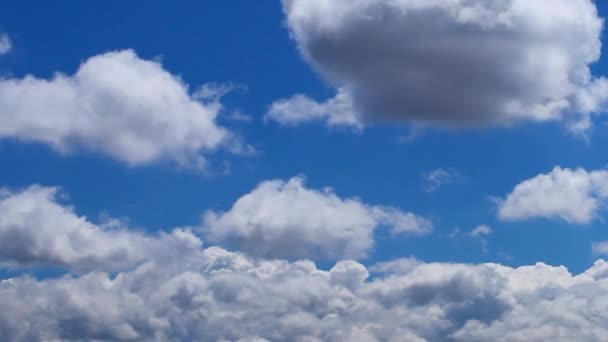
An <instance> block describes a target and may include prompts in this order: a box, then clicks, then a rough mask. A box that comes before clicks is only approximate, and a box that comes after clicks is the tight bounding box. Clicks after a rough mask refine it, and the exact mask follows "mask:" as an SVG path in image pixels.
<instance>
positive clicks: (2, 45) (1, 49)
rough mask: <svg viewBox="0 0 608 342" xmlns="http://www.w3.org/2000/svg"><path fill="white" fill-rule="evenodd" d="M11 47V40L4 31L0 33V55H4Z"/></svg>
mask: <svg viewBox="0 0 608 342" xmlns="http://www.w3.org/2000/svg"><path fill="white" fill-rule="evenodd" d="M12 49H13V42H12V41H11V38H10V37H9V36H8V34H6V33H2V34H0V55H5V54H7V53H9V52H10V51H11V50H12Z"/></svg>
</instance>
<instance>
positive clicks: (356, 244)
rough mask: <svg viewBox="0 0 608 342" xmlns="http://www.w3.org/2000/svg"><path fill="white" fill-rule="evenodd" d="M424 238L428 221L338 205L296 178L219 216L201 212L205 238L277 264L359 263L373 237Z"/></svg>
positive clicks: (264, 187)
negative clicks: (385, 232) (385, 230)
mask: <svg viewBox="0 0 608 342" xmlns="http://www.w3.org/2000/svg"><path fill="white" fill-rule="evenodd" d="M379 226H387V227H389V228H390V229H391V232H392V233H394V234H424V233H428V232H430V231H431V230H432V224H431V222H430V221H429V220H426V219H424V218H421V217H418V216H416V215H414V214H412V213H406V212H402V211H400V210H398V209H395V208H390V207H383V206H370V205H367V204H365V203H362V202H361V201H360V200H358V199H342V198H340V197H338V196H337V195H336V194H335V193H334V192H333V190H332V189H330V188H326V189H324V190H322V191H318V190H314V189H308V188H306V186H305V184H304V181H303V179H302V178H292V179H290V180H289V181H287V182H284V181H281V180H272V181H266V182H263V183H261V184H260V185H259V186H258V187H257V188H256V189H254V190H253V191H252V192H250V193H249V194H246V195H244V196H243V197H241V198H240V199H238V200H237V201H236V202H235V203H234V205H233V206H232V208H231V209H230V210H229V211H228V212H225V213H216V212H212V211H210V212H207V213H206V215H205V218H204V228H203V230H204V231H205V233H206V236H207V238H208V239H209V240H211V241H214V242H222V243H226V244H228V245H232V246H236V247H238V248H239V249H240V250H243V251H245V252H247V253H250V254H252V255H255V256H262V257H277V258H290V259H292V258H313V259H315V258H321V259H333V260H335V259H337V258H362V257H365V255H366V254H367V252H369V251H370V249H371V248H372V247H373V244H374V231H375V230H376V229H377V228H378V227H379Z"/></svg>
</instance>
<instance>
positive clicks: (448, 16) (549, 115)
mask: <svg viewBox="0 0 608 342" xmlns="http://www.w3.org/2000/svg"><path fill="white" fill-rule="evenodd" d="M283 8H284V12H285V16H286V22H287V26H288V28H289V31H290V33H291V36H292V37H293V39H294V40H295V42H296V43H297V45H298V48H299V50H300V51H301V53H302V55H303V56H304V58H305V59H306V60H307V61H308V62H309V63H310V64H311V65H312V66H313V68H314V69H315V70H316V71H318V72H319V73H320V74H321V75H322V76H323V77H324V78H326V79H327V80H328V81H329V82H331V84H333V85H334V86H335V87H336V89H337V91H338V93H339V95H338V98H337V99H345V98H346V99H351V100H352V101H354V103H352V104H350V107H352V108H353V110H354V113H353V114H352V115H354V116H355V117H356V118H357V120H358V125H360V124H361V123H365V122H376V121H406V122H412V123H421V124H430V125H439V126H445V125H451V126H454V125H456V126H461V125H467V126H470V125H473V126H477V125H481V124H498V125H508V124H511V123H514V122H517V121H524V120H525V121H547V120H559V119H567V120H569V122H570V124H571V126H570V127H571V128H573V129H575V130H577V131H581V130H585V129H586V128H588V127H589V125H590V120H589V115H590V114H591V113H594V112H599V111H602V110H603V109H604V104H605V102H606V99H607V98H608V82H607V81H606V79H604V78H598V77H594V76H592V74H591V72H590V69H589V67H590V65H591V64H592V63H594V62H596V61H597V60H598V59H599V58H600V50H601V45H602V44H601V40H600V38H601V32H602V27H603V22H602V19H601V18H600V17H599V16H598V13H597V9H596V6H595V3H594V2H593V1H591V0H559V1H545V0H496V1H486V0H472V1H465V0H454V1H417V0H354V1H352V0H336V1H325V0H283ZM345 94H346V95H345ZM337 99H334V100H329V101H328V102H326V103H324V104H317V105H315V104H314V101H313V100H310V99H305V98H303V97H302V96H296V97H294V98H292V99H287V100H281V101H279V102H277V103H275V105H273V106H272V109H271V111H270V112H269V114H268V117H270V118H274V119H276V120H277V121H279V122H281V123H291V124H293V123H297V122H298V123H301V122H305V121H310V120H318V119H324V120H327V122H328V123H329V124H330V125H335V124H338V123H344V124H347V125H352V123H353V120H352V119H349V120H346V121H345V120H342V119H341V118H344V117H346V116H347V115H345V114H344V112H343V110H342V109H343V108H348V107H349V105H346V104H342V105H341V106H340V107H339V109H340V110H336V111H335V112H334V111H332V108H334V106H332V105H331V104H332V103H334V102H340V103H342V102H343V101H339V100H337ZM302 103H306V104H307V105H306V106H303V105H302ZM289 104H291V105H289ZM309 108H317V109H318V110H312V111H311V110H309Z"/></svg>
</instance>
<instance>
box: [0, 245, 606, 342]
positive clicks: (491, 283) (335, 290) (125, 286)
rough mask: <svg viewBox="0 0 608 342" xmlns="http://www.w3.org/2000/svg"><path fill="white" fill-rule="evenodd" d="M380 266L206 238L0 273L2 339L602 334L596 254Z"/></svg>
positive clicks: (581, 337)
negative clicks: (578, 263) (36, 271)
mask: <svg viewBox="0 0 608 342" xmlns="http://www.w3.org/2000/svg"><path fill="white" fill-rule="evenodd" d="M173 251H174V252H175V250H173ZM396 264H399V265H400V267H397V265H396ZM404 265H405V267H403V266H404ZM380 268H382V270H381V272H380V273H374V272H375V271H374V269H376V268H375V267H371V268H370V269H368V268H366V267H365V266H363V265H361V264H358V263H356V262H353V261H344V262H339V263H337V264H336V266H334V267H333V268H331V269H330V270H328V271H326V270H322V269H319V268H317V266H316V265H315V264H314V263H312V262H310V261H297V262H287V261H276V260H253V259H249V258H247V257H245V256H243V255H241V254H238V253H231V252H227V251H225V250H223V249H220V248H217V247H211V248H207V249H204V250H198V251H192V253H191V254H190V255H187V256H184V257H183V258H181V259H179V260H177V259H167V260H163V259H159V260H157V261H155V262H149V263H146V264H143V265H140V266H138V267H137V268H135V269H133V270H131V271H127V272H123V273H119V274H116V275H114V276H110V275H109V274H106V273H90V274H87V275H83V276H77V277H74V276H70V277H63V278H58V279H46V280H35V279H32V278H30V277H18V278H12V279H7V280H4V281H1V282H0V330H1V331H2V332H3V337H4V338H5V339H6V340H9V341H23V340H27V341H43V340H148V341H183V340H198V341H353V340H355V341H403V340H407V341H447V340H449V341H520V340H521V341H523V340H525V341H548V340H557V341H567V340H576V341H597V340H601V339H602V338H603V336H605V333H606V328H605V327H606V323H607V322H608V314H606V310H605V306H606V305H607V303H608V283H607V280H606V278H605V275H606V274H608V273H607V272H606V269H607V267H606V263H605V262H603V261H598V262H597V263H596V264H595V265H594V266H593V267H592V268H591V269H590V270H588V271H587V272H585V273H583V274H580V275H577V276H573V275H571V274H570V273H569V272H568V270H567V269H566V268H564V267H552V266H548V265H545V264H537V265H534V266H525V267H520V268H510V267H506V266H501V265H497V264H482V265H468V264H440V263H432V264H427V263H423V262H413V261H405V260H401V261H398V262H394V263H393V265H387V264H384V265H382V266H380ZM370 273H372V274H373V277H371V278H370V277H369V275H370Z"/></svg>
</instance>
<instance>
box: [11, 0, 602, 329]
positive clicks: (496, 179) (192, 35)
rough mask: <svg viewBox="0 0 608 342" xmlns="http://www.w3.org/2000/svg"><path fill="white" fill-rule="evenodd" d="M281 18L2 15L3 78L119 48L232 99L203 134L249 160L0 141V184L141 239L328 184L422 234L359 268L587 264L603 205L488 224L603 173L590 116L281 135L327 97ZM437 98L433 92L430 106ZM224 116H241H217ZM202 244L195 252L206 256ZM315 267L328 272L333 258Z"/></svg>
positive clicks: (154, 4) (57, 68) (250, 6)
mask: <svg viewBox="0 0 608 342" xmlns="http://www.w3.org/2000/svg"><path fill="white" fill-rule="evenodd" d="M378 2H382V1H378ZM282 6H283V5H282V4H281V3H280V2H279V1H238V0H223V1H184V2H180V3H179V4H174V3H169V2H165V1H156V0H151V1H146V2H145V3H144V2H141V1H129V2H120V1H109V2H107V1H106V2H86V3H85V2H82V1H66V2H62V4H61V5H57V4H56V3H51V2H34V1H19V2H16V1H13V2H10V3H7V4H4V5H3V6H2V7H3V8H2V10H0V33H4V34H7V35H8V36H9V37H10V40H11V43H12V49H11V51H10V52H9V53H7V54H4V55H2V56H0V73H1V74H2V76H3V78H6V79H20V78H23V77H25V76H26V75H28V74H31V75H33V76H35V77H37V78H41V79H50V78H52V77H53V75H54V74H55V73H57V72H60V73H63V74H66V75H72V74H74V73H75V72H76V71H77V70H78V68H79V66H80V65H81V63H83V62H85V61H86V60H87V59H88V58H90V57H93V56H97V55H101V54H104V53H107V52H111V51H120V50H124V49H132V50H133V51H135V52H136V54H137V56H138V57H139V58H140V59H143V60H156V61H160V63H161V64H162V67H163V68H164V69H165V70H166V71H167V72H169V73H171V74H173V75H178V76H179V78H180V79H181V80H182V81H183V82H184V83H185V84H188V85H189V86H190V88H189V89H190V91H194V90H195V89H196V88H197V87H199V86H201V85H204V84H208V83H213V82H216V83H217V84H228V85H232V86H234V88H235V89H233V91H231V92H230V93H228V94H227V95H225V96H223V97H222V98H221V100H220V101H221V103H222V106H223V110H222V112H221V114H220V115H219V117H218V119H217V123H218V124H219V125H221V126H222V127H225V128H226V129H228V130H229V131H231V132H233V133H234V134H235V135H238V137H239V141H240V143H242V144H243V145H246V146H249V145H250V146H251V147H252V148H253V149H255V151H256V152H255V153H233V152H231V151H229V150H227V149H218V150H217V151H214V152H211V153H206V154H205V159H206V160H207V162H208V166H207V167H206V168H205V169H198V168H190V167H183V166H180V165H177V164H176V163H175V162H173V161H171V160H168V159H166V158H165V159H162V158H161V160H155V161H153V162H151V163H146V164H145V165H128V164H127V163H125V162H122V161H121V160H117V159H116V158H114V157H112V156H110V155H107V154H104V153H96V152H91V151H87V150H86V149H84V150H81V149H77V151H75V152H72V151H70V152H68V153H58V152H57V150H54V149H53V148H52V147H51V146H49V144H45V143H41V142H36V141H27V139H21V138H19V137H14V136H13V137H6V136H5V137H4V138H3V139H1V140H0V160H1V166H0V180H1V181H0V187H3V188H7V189H10V191H15V192H16V191H20V190H22V189H25V188H27V187H28V186H30V185H32V184H39V185H42V186H58V187H61V189H62V190H61V193H62V194H63V195H65V197H61V199H60V200H59V202H60V203H63V204H65V205H66V206H67V205H69V206H72V207H73V208H74V211H75V212H76V213H77V214H78V215H83V216H86V217H87V218H88V219H89V220H90V221H92V222H101V221H102V220H103V217H104V215H105V216H110V217H114V218H121V219H126V220H128V225H129V227H131V229H133V230H137V231H142V230H143V231H145V232H147V233H149V234H150V235H155V234H157V232H158V231H165V232H168V231H170V230H171V229H173V228H175V227H197V226H198V225H200V224H201V220H202V215H203V213H204V212H205V211H208V210H210V211H214V212H225V211H229V210H230V208H231V207H232V205H233V204H234V203H235V201H237V200H238V199H239V198H240V197H241V196H243V195H245V194H247V193H250V192H251V191H253V190H254V189H255V188H256V187H257V186H258V184H260V183H261V182H263V181H267V180H274V179H281V180H285V181H287V180H289V179H290V178H292V177H296V176H303V177H304V178H305V184H306V187H307V188H309V189H317V190H318V189H323V188H325V187H331V188H333V191H334V192H335V194H336V195H337V196H338V197H340V198H342V199H345V198H357V199H358V201H360V202H361V203H365V204H366V205H370V206H374V205H382V206H390V207H394V208H397V209H399V210H401V211H403V212H412V213H415V214H416V215H419V216H420V217H424V218H426V219H428V220H430V221H432V224H433V231H432V233H430V234H426V235H422V236H409V235H407V236H403V235H397V236H395V235H392V234H390V233H389V232H388V231H378V232H376V233H375V234H376V236H375V245H374V247H373V249H371V250H370V252H369V253H368V256H367V257H365V258H360V259H359V262H361V263H362V264H363V265H366V266H372V265H375V264H377V263H379V262H384V261H390V260H394V259H398V258H408V257H415V258H417V259H419V260H422V261H424V262H450V263H467V264H480V263H486V262H495V263H500V264H503V265H507V266H511V267H519V266H523V265H534V264H535V263H536V262H545V263H547V264H550V265H556V266H558V265H564V266H566V267H567V268H568V269H569V270H570V272H572V273H574V274H578V273H581V272H584V271H585V270H587V269H589V268H590V267H591V266H592V265H593V262H594V261H595V260H597V259H598V258H600V257H601V255H598V253H593V252H592V243H595V242H601V241H605V240H608V235H607V234H606V230H605V224H606V222H605V219H604V218H603V217H602V211H603V208H602V207H603V206H604V204H601V207H600V208H599V209H597V213H596V215H595V217H594V219H592V220H590V221H589V222H585V223H572V222H568V220H564V219H560V218H559V214H554V213H552V214H548V215H546V217H543V215H541V214H539V215H536V216H534V215H531V217H529V218H527V219H521V220H519V219H518V220H515V221H510V220H503V219H500V218H499V215H498V214H497V213H498V210H499V209H498V207H499V204H498V203H497V202H496V201H497V199H499V200H500V199H505V198H506V197H507V196H508V195H509V194H511V193H512V192H513V191H514V188H515V187H516V186H517V185H518V184H520V183H522V182H524V181H525V180H528V179H532V178H534V177H536V176H537V175H540V174H548V173H550V172H551V171H552V170H553V169H554V167H556V166H561V167H562V168H570V169H576V168H582V169H585V170H588V171H589V172H591V171H592V170H602V169H604V168H605V167H606V166H608V153H606V148H605V146H607V144H608V134H607V133H608V125H607V124H606V123H607V122H606V120H605V119H604V117H603V116H602V115H596V116H594V117H593V125H592V127H591V128H590V129H589V130H588V131H586V132H585V136H584V137H581V136H580V135H577V134H574V133H572V132H571V131H570V130H569V129H568V127H567V125H566V124H565V123H564V122H565V121H566V120H553V121H548V122H531V121H530V120H522V121H517V122H514V123H512V124H507V125H503V124H497V125H493V124H492V125H485V124H482V125H468V126H467V125H464V126H466V127H456V128H455V127H452V128H445V127H443V128H442V127H439V128H437V127H429V128H424V129H422V130H421V132H420V133H419V134H417V135H416V136H415V137H414V138H413V139H411V140H407V141H404V139H403V137H405V136H407V135H408V134H410V133H411V132H412V130H415V129H416V128H415V127H417V126H416V124H415V123H413V121H408V120H395V121H391V120H388V121H382V120H378V121H374V120H370V122H366V123H365V128H364V129H363V130H359V131H358V130H355V129H352V128H349V127H328V126H327V125H326V124H325V123H324V122H322V121H314V120H311V121H312V122H307V123H304V124H299V125H296V126H289V125H283V124H281V123H279V122H276V121H273V120H268V119H266V120H265V119H264V117H265V115H266V114H267V113H268V111H269V109H270V107H271V105H272V104H273V103H274V102H275V101H277V100H279V99H285V98H289V97H291V96H292V95H294V94H305V95H306V96H308V97H310V98H312V99H315V100H317V101H324V100H326V99H329V98H332V97H333V96H334V95H335V93H336V88H337V86H335V85H334V80H333V79H332V78H331V77H332V76H327V74H330V72H327V73H326V72H325V71H319V70H325V69H323V68H324V67H325V66H324V65H323V64H322V63H323V61H313V62H310V60H311V59H312V60H314V58H315V57H311V58H308V59H307V58H304V57H303V54H305V53H306V52H304V53H301V52H302V51H303V50H304V51H305V50H306V48H307V47H304V46H300V45H299V42H298V41H297V39H298V38H294V35H293V34H291V37H290V27H289V25H290V24H289V23H288V22H287V18H286V16H285V14H284V13H283V9H282ZM594 6H597V9H598V12H599V16H600V17H606V16H608V5H606V4H605V3H604V2H597V3H595V4H594ZM303 34H304V33H303ZM305 34H308V33H305ZM313 38H314V37H313ZM311 39H312V38H311ZM602 43H604V44H602V46H603V47H602V50H603V53H602V57H603V58H602V59H600V61H599V62H597V63H593V64H591V65H590V67H591V70H592V72H593V75H594V76H597V77H600V76H602V75H606V74H608V60H607V59H606V58H605V56H606V55H607V54H608V51H606V45H607V44H606V43H605V41H604V40H602ZM302 44H303V43H302ZM311 49H312V48H311ZM309 53H311V54H314V51H309ZM314 63H318V64H317V65H316V66H313V65H314ZM449 95H450V94H445V93H435V94H434V98H433V99H430V101H442V99H443V98H445V97H448V96H449ZM0 98H1V97H0ZM598 111H599V110H598ZM235 112H239V113H242V114H244V115H247V117H249V119H248V120H235V119H234V118H231V117H230V116H231V115H232V114H234V113H235ZM0 115H3V114H2V113H0ZM532 121H534V120H532ZM430 126H432V125H430ZM416 132H417V131H416ZM438 169H441V170H447V171H449V173H450V174H451V175H452V176H451V178H450V181H449V182H447V184H445V185H443V186H441V187H440V188H439V189H437V190H436V191H434V192H428V191H425V187H426V186H427V182H426V180H425V175H428V174H429V173H431V172H433V171H434V170H438ZM312 215H314V214H312ZM547 216H548V217H547ZM480 225H487V226H489V227H491V230H492V233H491V234H490V235H488V236H486V237H483V239H485V240H486V242H487V250H486V251H484V248H483V243H482V241H481V240H480V239H479V238H473V237H471V236H470V232H471V231H472V230H473V229H475V228H476V227H478V226H480ZM455 232H456V233H455ZM458 232H459V233H458ZM201 239H202V240H203V242H204V244H205V246H209V245H210V244H213V243H210V244H208V243H207V241H206V239H205V237H204V236H203V237H201ZM223 247H226V248H228V249H231V248H233V247H234V246H232V245H230V244H227V245H223ZM312 259H314V258H312ZM316 261H317V262H318V265H320V266H321V267H323V268H329V267H331V266H332V265H333V264H334V263H335V261H336V260H333V259H331V258H330V260H316ZM55 271H56V265H45V264H44V263H42V265H36V267H35V268H34V269H32V268H31V267H23V268H19V267H12V266H8V267H6V268H4V270H3V271H2V272H0V275H4V276H3V278H7V277H8V276H9V275H10V276H11V277H16V276H19V275H20V274H24V273H30V274H34V275H35V276H39V277H43V278H44V277H45V276H46V275H48V274H49V272H50V273H51V274H53V275H56V273H53V272H55ZM67 271H69V268H68V270H67ZM56 272H57V273H58V274H63V273H64V272H66V270H65V269H63V268H62V267H59V270H58V271H56ZM0 306H1V305H0ZM0 327H1V326H0ZM431 340H432V339H431Z"/></svg>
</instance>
